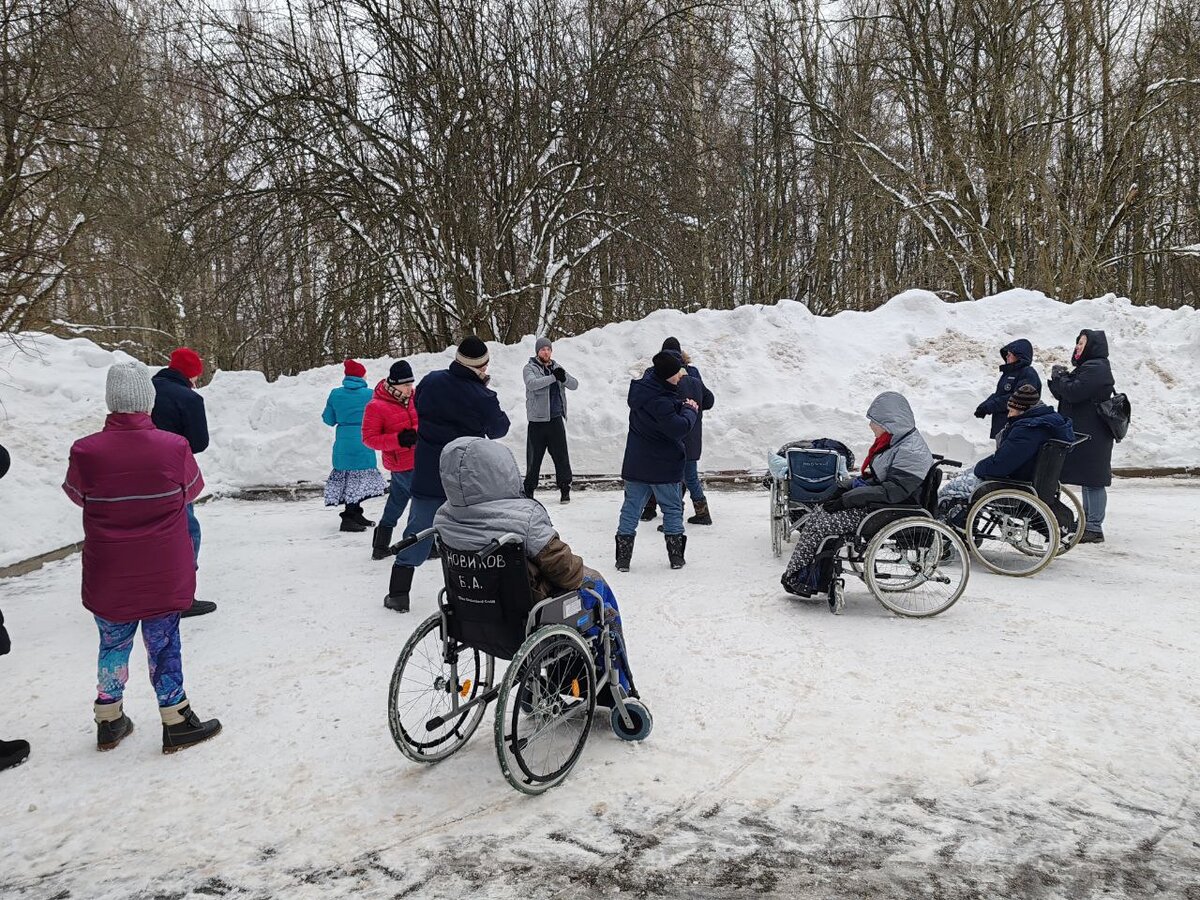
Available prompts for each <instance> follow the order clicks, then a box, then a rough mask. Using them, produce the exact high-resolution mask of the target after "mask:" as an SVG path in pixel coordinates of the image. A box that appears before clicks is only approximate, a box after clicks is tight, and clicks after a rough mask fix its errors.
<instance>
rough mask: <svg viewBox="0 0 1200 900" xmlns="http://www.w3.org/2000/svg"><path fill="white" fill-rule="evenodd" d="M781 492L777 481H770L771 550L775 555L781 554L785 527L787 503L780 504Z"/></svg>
mask: <svg viewBox="0 0 1200 900" xmlns="http://www.w3.org/2000/svg"><path fill="white" fill-rule="evenodd" d="M781 497H782V493H781V492H780V490H779V482H778V481H775V480H772V481H771V552H772V553H774V554H775V556H777V557H778V556H781V555H782V554H783V537H784V530H785V529H786V528H787V526H786V524H785V522H786V520H787V503H786V502H785V503H783V504H782V506H781V504H780V501H781Z"/></svg>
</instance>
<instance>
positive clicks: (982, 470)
mask: <svg viewBox="0 0 1200 900" xmlns="http://www.w3.org/2000/svg"><path fill="white" fill-rule="evenodd" d="M1051 440H1058V441H1065V442H1066V443H1068V444H1069V443H1072V442H1073V441H1074V440H1075V431H1074V429H1073V428H1072V427H1071V420H1070V419H1068V418H1065V417H1064V416H1063V415H1062V414H1061V413H1058V412H1056V411H1055V410H1054V409H1053V408H1051V407H1049V406H1047V405H1046V404H1044V403H1042V393H1041V391H1040V390H1039V389H1038V388H1037V387H1035V386H1034V385H1032V384H1023V385H1021V386H1020V387H1019V388H1017V390H1016V391H1014V392H1013V393H1012V394H1011V395H1009V398H1008V421H1007V422H1006V423H1005V425H1004V428H1003V429H1001V431H1000V434H999V435H998V437H997V438H996V441H997V449H996V452H995V453H993V454H992V455H991V456H985V457H984V458H983V459H981V460H980V461H979V462H977V463H975V465H974V466H972V467H971V468H969V469H964V470H963V471H962V473H961V474H959V475H956V476H954V477H953V478H951V479H950V480H949V481H947V482H946V483H945V484H943V485H942V489H941V491H940V492H939V493H938V518H939V519H941V520H942V521H943V522H946V523H947V524H949V525H953V526H955V527H956V528H960V529H961V528H963V527H965V525H966V521H967V509H968V507H969V506H970V505H971V496H972V495H973V494H974V493H975V491H976V490H977V489H978V488H979V486H980V485H981V484H983V483H984V482H985V481H992V480H996V479H1002V480H1005V481H1032V480H1033V470H1034V466H1035V465H1036V463H1037V458H1038V452H1039V451H1040V450H1041V449H1042V445H1044V444H1045V443H1046V441H1051Z"/></svg>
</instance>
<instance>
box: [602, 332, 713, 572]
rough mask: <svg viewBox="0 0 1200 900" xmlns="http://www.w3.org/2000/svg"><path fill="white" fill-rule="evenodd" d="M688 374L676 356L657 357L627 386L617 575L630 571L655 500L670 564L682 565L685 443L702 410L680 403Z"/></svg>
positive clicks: (692, 402)
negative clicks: (642, 523) (640, 528)
mask: <svg viewBox="0 0 1200 900" xmlns="http://www.w3.org/2000/svg"><path fill="white" fill-rule="evenodd" d="M686 374H687V372H686V370H685V369H684V368H683V363H682V362H681V361H680V359H679V357H678V356H677V355H675V354H674V353H670V352H668V351H662V352H660V353H658V354H656V355H655V357H654V366H653V368H651V369H648V370H647V371H646V373H645V374H644V375H643V376H642V377H641V378H639V379H638V380H636V381H631V382H630V383H629V436H628V437H627V438H626V440H625V459H624V461H623V462H622V464H621V478H622V479H624V481H625V502H624V503H623V504H621V518H620V522H619V523H618V525H617V569H618V570H619V571H621V572H628V571H629V561H630V559H632V557H633V541H634V537H635V536H636V534H637V523H638V517H639V515H640V514H641V512H642V510H643V509H644V508H645V506H646V501H647V500H648V499H650V497H651V496H652V495H653V496H654V497H656V498H657V499H658V504H659V506H661V507H662V511H663V531H664V533H665V535H666V542H667V558H668V559H669V560H670V563H671V568H672V569H679V568H682V567H683V564H684V548H685V547H686V545H687V538H686V537H684V534H683V491H682V488H681V487H680V482H681V481H682V480H683V469H684V463H685V462H686V460H687V453H686V451H685V449H684V439H685V438H686V437H687V436H688V433H689V432H690V431H691V430H692V428H693V427H694V426H695V424H696V417H697V416H698V415H699V412H700V407H699V404H697V403H696V401H695V400H692V399H691V398H687V397H680V396H679V390H678V385H679V382H680V381H681V380H682V379H683V378H684V376H685V375H686Z"/></svg>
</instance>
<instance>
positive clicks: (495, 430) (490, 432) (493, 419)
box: [484, 391, 511, 440]
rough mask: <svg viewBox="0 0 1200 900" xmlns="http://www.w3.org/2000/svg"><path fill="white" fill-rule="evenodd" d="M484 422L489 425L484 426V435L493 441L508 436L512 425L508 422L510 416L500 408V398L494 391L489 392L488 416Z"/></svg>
mask: <svg viewBox="0 0 1200 900" xmlns="http://www.w3.org/2000/svg"><path fill="white" fill-rule="evenodd" d="M484 421H485V422H486V423H487V424H486V425H485V426H484V434H486V435H487V436H488V437H490V438H491V439H492V440H495V439H496V438H502V437H504V436H505V435H506V434H508V426H509V425H510V424H511V423H510V422H509V421H508V414H507V413H505V412H504V410H502V409H501V408H500V398H499V397H497V396H496V394H495V393H494V392H493V391H488V397H487V414H486V415H485V417H484Z"/></svg>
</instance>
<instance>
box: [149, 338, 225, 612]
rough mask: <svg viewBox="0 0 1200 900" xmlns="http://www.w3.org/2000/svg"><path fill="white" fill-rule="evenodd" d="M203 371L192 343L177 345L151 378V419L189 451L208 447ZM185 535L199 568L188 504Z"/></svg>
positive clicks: (195, 605) (196, 532) (197, 604)
mask: <svg viewBox="0 0 1200 900" xmlns="http://www.w3.org/2000/svg"><path fill="white" fill-rule="evenodd" d="M203 374H204V360H202V359H201V358H200V354H198V353H197V352H196V351H195V350H193V349H192V348H191V347H177V348H176V349H175V350H174V351H173V352H172V353H171V360H170V364H169V365H168V366H167V368H165V369H159V370H158V372H157V373H156V374H155V376H154V378H153V379H152V381H153V383H154V409H153V410H152V411H151V413H150V419H151V420H152V421H153V422H154V427H155V428H157V429H158V430H159V431H169V432H171V433H172V434H178V435H180V436H182V437H184V438H186V439H187V442H188V446H189V447H191V448H192V453H193V454H197V453H203V452H204V451H205V450H207V449H208V416H207V415H206V414H205V412H204V398H203V397H201V396H200V394H198V393H197V392H196V386H197V385H198V384H199V383H200V376H201V375H203ZM187 523H188V536H189V537H190V538H191V539H192V556H193V557H194V561H195V564H196V568H197V569H198V568H200V520H199V519H197V518H196V510H195V509H194V508H193V505H192V504H191V503H189V504H188V505H187ZM216 608H217V604H215V603H213V602H212V601H210V600H193V601H192V605H191V608H190V609H186V610H184V611H183V613H182V615H183V617H184V618H187V617H188V616H202V615H204V614H205V613H210V612H213V611H214V610H215V609H216Z"/></svg>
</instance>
